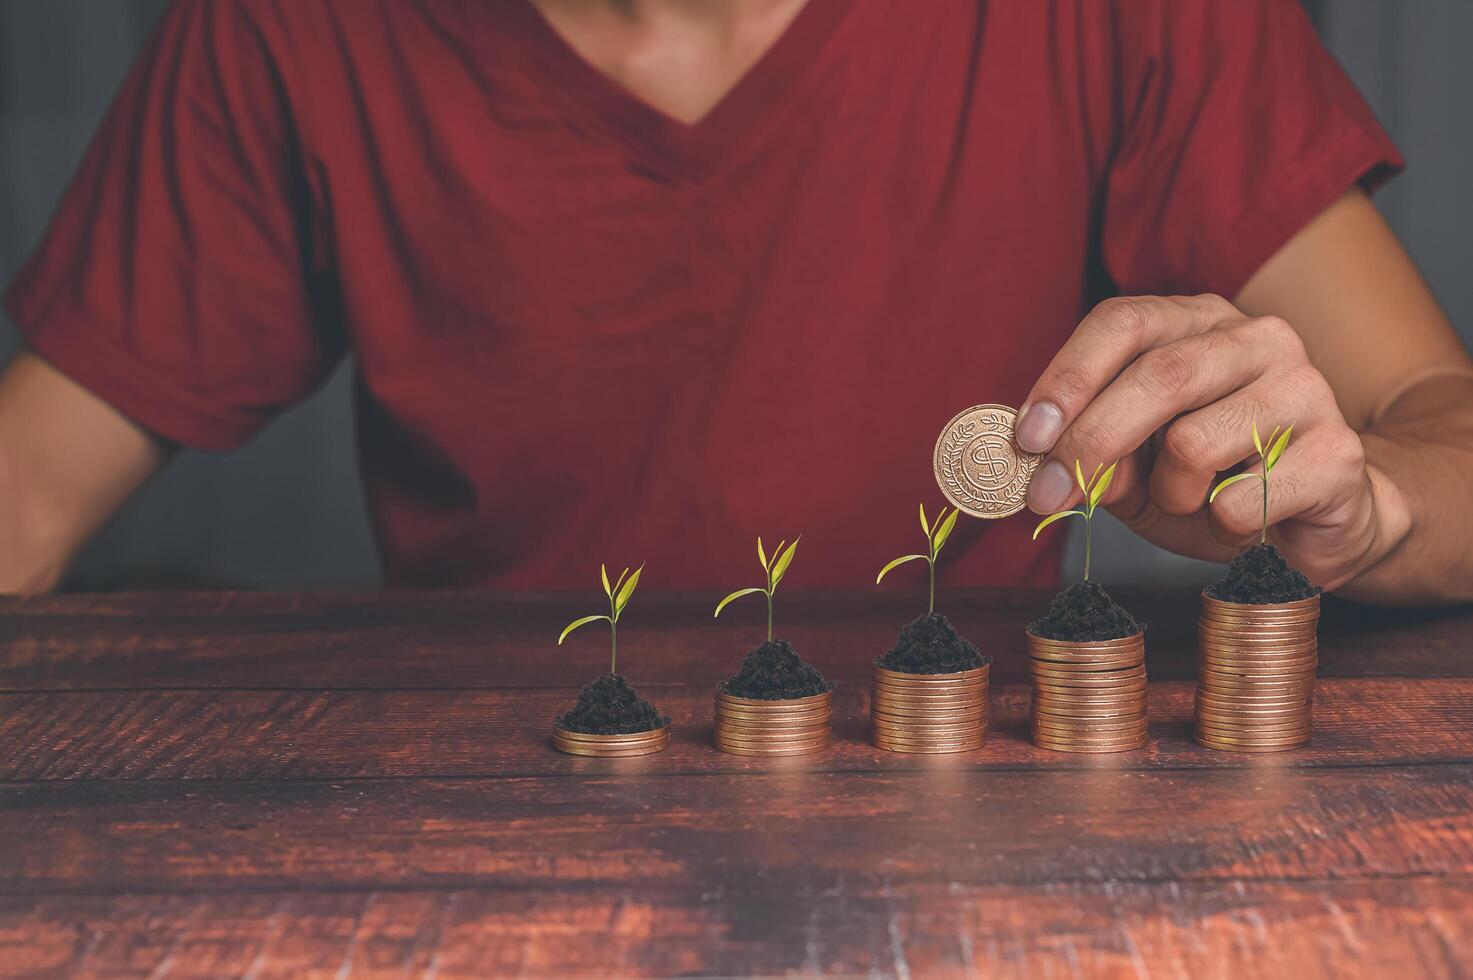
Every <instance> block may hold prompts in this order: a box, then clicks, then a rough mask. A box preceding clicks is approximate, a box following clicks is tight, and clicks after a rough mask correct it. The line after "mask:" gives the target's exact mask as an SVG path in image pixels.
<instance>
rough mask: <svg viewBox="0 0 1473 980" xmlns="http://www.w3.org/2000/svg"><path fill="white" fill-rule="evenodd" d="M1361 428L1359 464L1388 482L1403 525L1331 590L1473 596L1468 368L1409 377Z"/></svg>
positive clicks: (1422, 599) (1430, 597) (1403, 596)
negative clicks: (1387, 547)
mask: <svg viewBox="0 0 1473 980" xmlns="http://www.w3.org/2000/svg"><path fill="white" fill-rule="evenodd" d="M1361 435H1362V442H1363V444H1364V446H1365V452H1366V465H1367V468H1368V469H1371V470H1374V471H1375V472H1376V473H1377V474H1379V475H1380V476H1381V478H1383V479H1384V480H1385V481H1387V482H1388V483H1389V485H1390V486H1391V487H1393V488H1394V490H1393V491H1392V494H1393V495H1394V496H1395V497H1396V498H1399V499H1396V500H1394V501H1392V502H1391V504H1390V506H1391V507H1402V508H1404V510H1405V513H1406V515H1407V516H1408V517H1409V518H1410V526H1409V529H1408V530H1407V531H1406V533H1405V536H1404V537H1402V538H1401V540H1400V542H1399V543H1398V544H1396V546H1395V547H1393V548H1392V550H1391V551H1390V552H1389V553H1387V554H1386V556H1385V557H1383V558H1382V559H1381V560H1380V561H1378V562H1376V564H1374V565H1373V566H1371V567H1370V568H1368V569H1367V570H1366V571H1364V572H1362V573H1361V574H1360V575H1358V576H1356V577H1355V578H1354V579H1352V580H1351V581H1350V582H1349V583H1347V584H1346V585H1345V586H1343V587H1342V588H1340V589H1339V590H1338V592H1339V593H1340V594H1342V595H1345V596H1347V597H1350V598H1354V599H1359V600H1363V601H1368V602H1385V603H1408V604H1410V603H1447V602H1467V601H1473V506H1470V503H1473V371H1469V370H1468V369H1466V368H1461V367H1459V368H1449V369H1448V372H1447V373H1441V374H1437V375H1434V376H1431V377H1428V378H1426V379H1425V380H1423V381H1421V382H1419V383H1417V384H1415V385H1414V386H1412V387H1411V388H1410V389H1408V390H1407V391H1405V392H1403V393H1401V394H1400V395H1398V396H1396V398H1395V400H1394V401H1392V402H1391V403H1390V404H1389V405H1387V406H1386V407H1385V408H1384V409H1382V410H1381V411H1380V412H1378V413H1377V414H1376V416H1375V417H1374V418H1373V419H1372V420H1371V422H1370V424H1369V426H1368V427H1367V428H1366V430H1365V431H1364V432H1362V434H1361ZM1378 509H1379V510H1385V509H1386V507H1385V506H1384V505H1383V506H1382V507H1380V508H1378ZM1377 519H1378V521H1381V522H1383V524H1388V525H1389V524H1394V523H1396V516H1395V515H1389V514H1386V513H1379V514H1378V515H1377Z"/></svg>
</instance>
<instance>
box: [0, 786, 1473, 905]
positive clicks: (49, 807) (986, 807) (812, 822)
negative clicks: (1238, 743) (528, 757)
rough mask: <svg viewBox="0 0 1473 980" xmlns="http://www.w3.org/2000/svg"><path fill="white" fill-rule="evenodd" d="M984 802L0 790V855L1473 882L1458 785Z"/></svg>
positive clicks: (96, 869)
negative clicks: (1, 845) (13, 844)
mask: <svg viewBox="0 0 1473 980" xmlns="http://www.w3.org/2000/svg"><path fill="white" fill-rule="evenodd" d="M985 780H986V782H985V785H984V784H982V783H980V782H979V780H978V779H977V778H976V774H974V773H971V772H967V771H962V770H947V769H939V770H935V771H928V772H905V773H899V772H891V773H803V772H793V773H770V774H765V775H752V774H713V775H673V774H672V775H664V776H661V777H659V778H654V779H650V778H644V777H642V776H641V775H639V774H628V775H622V776H600V777H595V776H589V777H578V778H520V777H518V778H509V779H493V780H433V779H428V780H406V779H397V780H384V781H356V782H347V783H331V782H319V781H301V782H293V781H280V782H269V783H257V782H247V783H236V782H214V783H177V782H167V783H155V782H126V783H106V782H90V781H89V782H80V783H79V782H56V783H42V784H29V785H24V786H11V787H4V788H0V839H4V840H23V841H25V842H26V844H25V847H23V848H17V849H7V850H6V851H5V852H3V853H0V894H16V895H24V894H67V893H89V892H98V891H101V892H167V891H172V890H190V891H231V890H279V889H287V890H297V889H312V888H318V889H333V890H376V889H388V888H397V889H426V888H462V887H480V888H485V887H500V888H524V887H555V886H556V885H557V884H558V883H562V884H563V885H564V886H565V887H567V888H568V890H569V891H573V892H576V891H578V890H580V889H582V888H585V887H592V886H599V887H610V888H627V889H635V890H639V889H645V888H649V887H680V888H685V889H688V890H696V891H699V890H706V889H711V888H723V887H727V886H741V887H753V886H755V885H757V884H759V883H760V884H762V885H763V886H764V887H770V888H773V889H782V890H789V891H815V890H817V891H822V890H824V889H828V888H834V887H841V886H849V887H862V888H876V889H879V888H885V887H889V888H893V889H902V890H903V889H906V888H910V887H921V886H927V885H934V884H937V883H938V882H940V881H942V880H944V881H947V882H959V883H961V884H963V885H969V886H982V885H996V884H1030V885H1034V884H1037V885H1042V884H1047V883H1055V884H1058V883H1065V882H1083V883H1087V882H1099V881H1111V880H1131V881H1202V880H1215V879H1220V878H1235V879H1236V878H1255V879H1272V880H1320V879H1325V878H1338V877H1347V876H1349V877H1388V876H1389V877H1403V876H1416V875H1442V876H1454V877H1464V876H1470V875H1473V764H1453V765H1438V766H1426V767H1420V768H1416V769H1409V770H1406V771H1398V770H1384V769H1372V770H1365V771H1362V772H1358V773H1357V774H1356V776H1355V778H1353V779H1347V778H1345V776H1344V773H1343V772H1339V771H1307V772H1299V773H1289V772H1284V771H1283V770H1217V771H1213V770H1176V771H1165V772H1130V773H1119V772H1111V771H1107V770H1102V771H1097V772H1037V771H1019V772H992V773H987V774H986V777H985ZM1065 809H1067V811H1068V813H1067V819H1064V818H1061V817H1060V816H1057V814H1062V813H1063V812H1064V811H1065ZM1266 813H1269V814H1272V815H1273V819H1272V820H1265V819H1264V815H1265V814H1266ZM921 814H924V815H925V818H924V819H918V815H921ZM1045 815H1048V817H1047V818H1045Z"/></svg>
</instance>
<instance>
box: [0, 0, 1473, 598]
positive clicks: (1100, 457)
mask: <svg viewBox="0 0 1473 980" xmlns="http://www.w3.org/2000/svg"><path fill="white" fill-rule="evenodd" d="M1399 165H1400V160H1399V159H1398V157H1397V153H1396V150H1395V148H1394V147H1393V146H1392V145H1391V143H1390V142H1389V140H1388V139H1387V137H1386V135H1385V134H1384V133H1383V132H1382V130H1381V129H1380V127H1379V126H1378V125H1377V124H1376V122H1375V121H1374V120H1373V118H1372V117H1371V115H1370V113H1369V112H1368V111H1367V109H1366V107H1365V105H1364V104H1363V103H1362V101H1361V99H1360V98H1359V96H1358V95H1357V94H1356V92H1355V91H1354V89H1353V87H1352V86H1351V85H1350V83H1349V82H1348V81H1347V80H1346V78H1345V77H1344V75H1343V74H1342V72H1341V71H1340V69H1339V68H1338V67H1337V66H1336V65H1335V63H1334V62H1333V60H1332V59H1331V58H1330V57H1329V56H1328V55H1327V54H1326V52H1325V51H1324V50H1323V49H1322V48H1321V47H1320V45H1319V43H1318V42H1317V40H1316V39H1315V37H1314V34H1313V32H1312V29H1311V27H1310V25H1309V24H1308V23H1307V21H1306V19H1305V17H1304V15H1303V14H1302V12H1301V11H1300V10H1299V9H1298V6H1297V4H1295V3H1294V2H1292V0H1242V2H1236V3H1218V2H1211V0H1136V2H1127V0H1115V2H1108V0H1101V2H1098V3H1050V2H1042V0H1026V2H1023V0H1019V2H992V3H983V2H980V0H927V2H925V3H915V2H911V0H868V2H865V3H851V2H848V0H806V2H803V0H745V2H743V0H708V2H703V3H687V2H672V0H621V2H614V0H504V2H497V3H486V2H481V0H318V2H313V3H295V2H283V0H176V2H175V3H174V4H173V6H172V7H171V8H170V9H169V11H168V12H167V13H166V14H165V16H164V18H163V21H162V23H161V25H160V26H159V28H158V30H157V32H156V33H155V35H154V37H153V38H152V40H151V42H150V44H149V45H148V48H147V50H146V51H145V53H144V54H143V56H142V58H141V59H140V61H139V64H138V65H137V67H136V68H135V69H134V71H133V72H132V74H131V75H130V76H129V78H128V80H127V82H126V84H125V85H124V86H123V89H122V91H121V93H120V95H119V96H118V99H117V102H116V104H115V105H114V106H113V108H112V110H111V112H110V113H109V115H108V117H107V120H106V122H105V123H104V124H103V126H102V129H101V131H100V133H99V134H98V136H97V139H96V141H95V143H94V144H93V146H92V148H91V150H90V152H89V153H88V154H87V157H86V159H85V161H84V162H83V164H82V166H81V169H80V172H79V173H78V175H77V177H76V179H75V181H74V183H73V184H72V187H71V189H70V191H69V192H68V194H67V196H66V199H65V200H64V202H63V203H62V205H61V207H60V209H59V211H58V213H57V215H56V218H55V221H54V223H53V225H52V227H51V229H50V231H49V233H48V234H47V236H46V239H45V241H44V242H43V243H42V245H41V246H40V248H39V249H38V250H37V252H36V254H35V255H34V257H33V258H32V259H31V260H30V262H29V264H28V265H27V266H26V267H25V269H24V270H23V271H22V272H21V274H20V276H19V277H18V279H17V280H16V282H15V283H14V284H13V285H12V286H11V289H10V291H9V293H8V295H7V303H8V308H9V310H10V311H11V313H12V314H13V316H14V318H15V320H16V322H17V323H18V324H19V325H20V327H21V329H22V331H23V332H24V334H25V337H26V341H27V344H28V349H27V351H26V352H25V353H23V354H21V355H20V356H19V357H18V358H17V360H16V361H15V362H14V363H13V364H12V365H11V367H10V368H9V370H8V372H7V373H6V374H5V376H4V378H3V380H0V499H4V500H5V502H6V506H5V508H4V509H3V513H0V588H5V589H11V590H33V589H39V588H45V587H48V586H49V585H51V584H52V583H54V582H55V581H56V579H57V577H58V575H59V574H60V572H61V570H62V569H63V568H64V566H65V564H66V562H67V560H68V559H69V558H70V556H72V555H73V554H74V553H75V552H76V550H77V549H78V548H79V547H80V546H81V544H82V543H83V542H84V541H85V540H86V538H87V537H88V536H89V535H90V534H91V533H92V532H93V531H94V530H95V529H96V528H97V527H98V525H99V524H100V523H101V522H102V521H103V520H104V519H105V518H106V517H107V516H108V515H109V514H110V513H111V512H112V511H113V510H114V509H115V508H116V507H117V506H118V505H119V504H120V502H121V501H123V500H124V499H125V498H126V497H127V496H128V495H129V494H131V493H132V492H133V491H134V490H135V489H136V488H137V487H138V486H139V485H140V484H142V483H143V482H144V481H145V480H146V479H147V478H148V476H149V474H151V473H152V472H153V471H154V470H155V469H156V468H157V467H158V466H159V465H160V463H161V461H162V460H163V459H164V458H165V457H166V456H167V455H168V453H169V452H170V450H171V448H172V447H174V446H177V445H185V446H193V447H197V448H201V449H212V450H221V449H229V448H231V447H233V446H236V445H239V444H240V443H241V442H243V441H245V440H246V439H248V438H249V437H250V436H251V435H252V434H253V433H255V432H256V431H257V430H258V429H260V428H261V426H263V425H264V424H265V423H266V422H267V421H268V420H269V419H271V418H272V416H273V415H275V414H276V413H277V412H278V411H280V410H281V409H283V408H284V407H286V406H288V405H290V404H292V403H293V402H295V401H297V400H298V399H300V398H302V397H303V396H304V395H305V394H307V393H308V392H309V391H311V390H312V389H313V387H314V386H316V385H317V384H318V383H319V382H321V381H322V379H323V378H324V377H325V376H326V375H327V374H328V373H329V371H330V370H331V369H332V367H333V365H334V364H335V363H336V362H337V361H338V360H339V358H341V357H342V355H343V354H344V352H346V351H351V352H352V353H353V355H354V358H355V368H356V372H357V380H358V384H357V399H358V440H359V445H360V449H361V458H362V469H363V474H364V479H365V484H366V487H367V492H368V497H369V501H370V504H371V508H372V511H373V514H374V518H375V525H376V531H377V534H378V538H379V543H380V546H381V550H382V553H383V556H384V560H385V566H386V569H387V576H388V579H389V580H390V582H391V583H396V584H414V585H450V584H455V585H477V586H494V587H498V588H518V589H521V588H558V587H565V586H569V585H571V584H581V583H582V582H583V581H585V579H586V575H587V574H588V569H589V568H591V567H593V565H594V564H596V563H597V562H598V561H599V560H603V559H607V560H609V561H614V560H621V561H626V562H631V563H632V562H635V561H642V560H648V561H649V571H648V573H647V575H648V581H649V582H651V583H652V584H655V585H663V586H681V587H697V586H702V587H704V586H709V585H712V584H716V583H721V584H727V583H729V582H730V580H731V576H732V574H733V569H741V568H745V567H746V566H747V563H748V561H749V559H750V556H749V548H750V539H751V538H752V536H753V535H754V534H756V533H758V532H763V533H768V534H772V535H774V536H783V535H786V536H788V537H791V536H792V535H793V534H795V533H797V532H798V531H800V530H801V531H803V532H804V534H805V536H804V545H805V557H804V559H803V562H802V565H803V568H802V578H803V584H805V585H810V586H826V585H840V584H843V585H854V584H858V583H860V582H864V581H868V580H869V576H870V575H872V574H873V570H874V569H875V568H877V567H878V566H879V565H880V564H881V563H883V561H884V559H885V558H887V557H889V556H890V555H891V553H892V552H893V549H894V544H895V540H896V536H897V535H903V534H906V533H909V529H910V528H911V521H912V518H910V517H907V516H906V515H910V514H913V512H914V509H915V504H916V502H917V501H918V500H925V501H932V500H935V499H936V491H935V487H934V485H933V484H932V477H931V472H930V462H929V455H930V450H931V446H932V441H933V440H934V438H935V435H936V433H937V431H938V430H939V428H940V426H941V425H942V424H943V423H944V422H945V420H946V419H948V418H950V417H951V416H952V414H954V413H955V412H956V411H957V410H958V409H960V408H963V407H965V406H966V405H969V404H972V403H975V402H979V401H994V402H1004V403H1010V404H1014V405H1019V406H1022V407H1024V414H1023V418H1022V420H1021V423H1020V431H1019V438H1020V441H1021V442H1022V443H1023V444H1024V445H1025V448H1029V449H1033V450H1037V451H1041V452H1046V453H1047V454H1048V458H1047V460H1046V462H1045V463H1044V465H1043V466H1042V467H1041V469H1040V471H1039V473H1038V475H1037V478H1036V479H1035V481H1034V484H1033V489H1032V493H1031V499H1030V503H1031V504H1032V505H1033V506H1034V507H1035V509H1038V510H1041V511H1049V510H1054V509H1059V508H1062V507H1065V506H1068V505H1069V504H1070V503H1071V502H1072V500H1073V498H1074V496H1075V495H1076V493H1075V491H1074V490H1073V489H1072V482H1071V480H1070V479H1069V473H1070V472H1071V471H1072V468H1073V461H1074V460H1075V459H1076V458H1079V459H1081V460H1083V462H1084V464H1085V466H1086V467H1087V468H1092V467H1093V465H1094V464H1095V463H1096V462H1099V461H1104V462H1108V461H1110V460H1113V459H1115V458H1117V457H1122V458H1124V459H1125V462H1123V463H1122V466H1121V469H1120V472H1119V474H1118V476H1117V478H1116V480H1115V482H1114V485H1113V487H1112V489H1111V492H1110V495H1109V497H1108V500H1107V502H1108V504H1109V506H1110V508H1111V510H1112V511H1113V512H1114V513H1115V514H1117V515H1118V516H1119V517H1121V518H1122V519H1123V520H1124V521H1125V522H1126V523H1127V524H1129V525H1130V526H1132V527H1133V528H1135V529H1136V530H1137V531H1139V532H1140V533H1141V534H1143V535H1145V536H1146V537H1147V538H1149V539H1151V540H1153V541H1155V542H1157V543H1159V544H1161V545H1164V546H1166V547H1168V548H1171V549H1173V550H1176V551H1179V552H1182V553H1184V554H1190V555H1197V556H1201V557H1208V558H1216V559H1222V558H1225V557H1226V556H1228V555H1229V554H1231V552H1232V551H1233V549H1234V548H1235V547H1237V546H1239V545H1241V544H1242V543H1243V542H1244V541H1247V540H1251V539H1252V538H1253V537H1254V536H1256V533H1257V530H1256V529H1257V526H1258V522H1259V512H1258V509H1259V502H1258V497H1257V491H1256V489H1254V487H1255V486H1256V484H1251V483H1240V484H1239V485H1237V486H1235V487H1233V488H1231V489H1230V490H1228V491H1226V492H1224V493H1223V494H1222V495H1221V496H1220V497H1218V499H1217V500H1216V501H1215V502H1213V503H1212V504H1211V505H1210V506H1209V505H1208V501H1207V491H1208V487H1209V485H1210V484H1211V483H1212V481H1213V479H1214V477H1215V476H1217V475H1218V474H1219V473H1220V472H1221V471H1224V470H1229V469H1231V468H1233V467H1234V466H1236V465H1237V464H1238V463H1240V462H1241V461H1243V460H1244V459H1246V458H1248V457H1250V456H1252V454H1253V451H1252V445H1251V438H1250V435H1249V422H1250V421H1251V420H1257V422H1258V424H1259V426H1260V427H1263V428H1266V429H1267V428H1272V427H1273V426H1274V425H1276V424H1287V423H1289V422H1293V423H1295V430H1294V431H1295V440H1294V444H1293V447H1292V449H1291V452H1290V453H1289V454H1288V455H1287V456H1286V457H1285V458H1284V460H1283V462H1282V463H1281V464H1280V466H1279V468H1278V470H1277V471H1276V473H1275V477H1276V479H1275V480H1274V482H1273V494H1272V498H1271V500H1270V520H1272V521H1273V522H1274V525H1275V526H1274V531H1273V535H1274V540H1275V541H1276V542H1277V543H1278V544H1279V546H1280V547H1281V548H1282V549H1283V550H1284V551H1285V552H1286V553H1287V554H1288V556H1289V558H1290V559H1291V560H1292V561H1293V562H1294V563H1296V564H1297V565H1298V566H1299V567H1301V568H1302V569H1304V570H1305V571H1306V572H1307V573H1309V574H1310V576H1311V577H1312V578H1313V579H1314V580H1315V581H1316V582H1317V583H1319V584H1321V585H1324V586H1326V587H1328V588H1336V587H1342V588H1343V589H1344V591H1346V592H1349V593H1351V594H1353V595H1357V596H1361V597H1368V598H1374V599H1380V600H1385V601H1426V600H1439V599H1452V598H1470V597H1473V575H1470V574H1469V564H1468V561H1469V559H1468V557H1467V556H1468V555H1469V554H1473V509H1470V508H1469V507H1468V506H1467V487H1468V486H1470V485H1473V397H1470V396H1473V367H1470V362H1469V359H1468V357H1467V355H1466V353H1465V352H1464V350H1463V349H1462V347H1461V345H1460V344H1459V342H1458V340H1457V339H1456V336H1455V334H1454V333H1453V331H1452V330H1451V329H1450V328H1449V325H1448V323H1447V322H1446V320H1445V317H1444V315H1443V314H1442V312H1441V311H1440V310H1439V309H1438V307H1437V305H1436V303H1435V302H1434V301H1433V299H1432V297H1431V296H1430V295H1429V293H1428V291H1427V289H1426V288H1425V286H1424V285H1423V284H1422V282H1421V280H1420V279H1419V277H1418V275H1417V273H1416V271H1415V269H1414V268H1413V267H1412V265H1411V263H1410V262H1409V260H1408V258H1407V256H1406V254H1405V253H1404V252H1403V250H1402V249H1401V247H1400V246H1399V245H1398V243H1397V242H1396V240H1395V238H1394V236H1393V235H1392V234H1391V233H1390V232H1389V230H1388V229H1387V228H1386V226H1385V225H1384V223H1383V222H1382V220H1381V219H1380V217H1379V216H1378V214H1377V213H1376V211H1375V210H1374V208H1373V207H1372V206H1371V205H1370V203H1369V202H1368V200H1367V198H1366V196H1365V194H1364V192H1363V188H1366V187H1369V186H1371V185H1373V184H1375V183H1376V182H1377V181H1379V180H1380V179H1382V178H1384V177H1385V176H1387V175H1388V174H1389V173H1391V172H1392V171H1394V170H1395V169H1396V168H1397V167H1398V166H1399ZM1112 294H1118V295H1127V296H1134V297H1136V298H1132V299H1124V300H1121V299H1113V300H1106V301H1105V302H1103V303H1099V305H1095V304H1096V302H1097V301H1098V300H1100V299H1101V298H1102V297H1105V296H1109V295H1112ZM1172 296H1175V297H1177V298H1159V297H1172ZM1183 297H1184V298H1183ZM1219 297H1227V298H1226V299H1224V298H1219ZM348 437H349V436H348V434H347V433H344V438H348ZM885 528H891V529H892V530H893V533H891V531H885V530H884V529H885ZM1030 528H1031V522H1028V521H1025V520H1017V521H1003V522H997V523H992V524H987V525H985V526H983V525H981V524H980V522H979V523H977V524H974V525H973V526H972V527H971V528H969V533H968V534H966V535H958V538H957V542H958V544H955V545H953V547H952V548H951V549H949V551H950V552H951V554H950V555H949V557H950V558H951V559H952V562H953V563H952V566H951V568H950V569H949V571H948V577H949V580H950V581H952V582H956V583H961V582H969V583H984V584H985V583H1020V582H1021V583H1041V582H1045V581H1048V580H1051V579H1052V578H1053V577H1054V576H1055V575H1056V573H1057V553H1056V550H1054V547H1053V546H1052V545H1033V544H1032V543H1031V542H1030V541H1029V540H1028V538H1029V531H1030ZM621 556H622V557H621Z"/></svg>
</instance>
